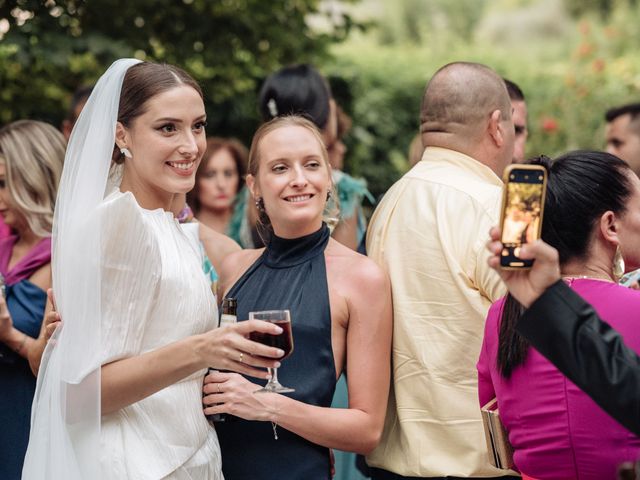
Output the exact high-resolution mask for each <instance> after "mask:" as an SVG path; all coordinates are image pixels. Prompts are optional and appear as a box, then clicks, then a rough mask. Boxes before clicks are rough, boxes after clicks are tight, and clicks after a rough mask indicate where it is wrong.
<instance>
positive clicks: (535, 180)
mask: <svg viewBox="0 0 640 480" xmlns="http://www.w3.org/2000/svg"><path fill="white" fill-rule="evenodd" d="M546 189H547V171H546V170H545V168H544V167H543V166H541V165H509V166H508V167H507V169H506V170H505V172H504V190H503V195H502V213H501V220H500V226H501V229H502V237H501V242H502V245H503V249H502V252H501V254H500V266H501V267H502V268H505V269H518V268H530V267H531V265H532V264H533V260H524V259H521V258H520V257H519V253H520V248H521V247H522V245H524V244H525V243H531V242H534V241H536V240H537V239H538V238H540V231H541V229H542V214H543V210H544V197H545V192H546Z"/></svg>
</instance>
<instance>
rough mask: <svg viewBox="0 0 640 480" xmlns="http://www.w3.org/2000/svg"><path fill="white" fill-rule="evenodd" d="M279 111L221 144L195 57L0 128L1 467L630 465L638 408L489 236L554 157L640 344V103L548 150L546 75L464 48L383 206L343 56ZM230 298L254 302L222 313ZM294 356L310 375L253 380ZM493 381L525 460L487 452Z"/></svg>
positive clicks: (460, 473)
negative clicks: (192, 67)
mask: <svg viewBox="0 0 640 480" xmlns="http://www.w3.org/2000/svg"><path fill="white" fill-rule="evenodd" d="M257 105H258V111H259V112H260V114H261V116H262V119H263V122H264V123H263V124H262V126H260V127H259V128H258V130H257V131H256V133H255V135H254V137H253V140H252V143H251V145H250V147H249V148H247V147H245V146H244V145H243V144H242V143H241V142H239V141H238V140H237V139H233V138H220V137H215V136H207V132H206V111H205V109H204V102H203V93H202V91H201V89H200V86H199V85H198V83H197V82H196V81H195V80H194V79H193V78H192V77H191V76H189V75H188V74H187V73H186V72H184V71H183V70H182V69H180V68H178V67H175V66H170V65H159V64H154V63H149V62H139V61H136V60H131V59H123V60H119V61H117V62H115V63H114V64H113V65H112V66H111V67H110V68H109V69H108V70H107V71H106V72H105V74H104V75H103V76H102V77H101V78H100V80H99V81H98V83H97V84H96V85H95V86H94V87H92V88H84V89H81V90H79V91H78V92H76V95H75V96H74V97H73V102H72V105H71V108H70V112H69V116H68V118H67V119H65V122H64V123H63V125H62V127H61V131H58V130H57V129H56V128H54V127H53V126H51V125H48V124H45V123H43V122H39V121H35V120H20V121H16V122H13V123H11V124H9V125H6V126H4V127H3V128H2V129H0V219H1V220H2V223H1V224H0V273H1V274H2V277H3V283H4V284H5V286H4V292H3V295H2V296H0V385H1V386H2V388H1V389H2V392H3V394H2V395H0V422H1V423H2V425H3V429H2V431H0V478H2V479H16V478H25V479H40V478H54V479H62V478H64V479H85V478H99V477H101V478H105V479H116V478H117V479H126V478H131V479H139V478H140V479H142V478H148V479H160V478H175V479H222V478H226V479H227V480H234V479H271V478H273V479H275V478H278V479H282V478H286V479H300V480H303V479H305V480H306V479H329V478H332V477H333V478H337V479H339V480H346V479H354V480H357V479H361V478H366V477H369V476H370V477H371V478H373V479H381V480H385V479H407V478H408V479H416V478H503V477H504V478H509V477H513V476H517V475H521V476H522V477H526V478H534V479H555V478H580V479H606V478H616V471H617V468H618V466H619V465H620V464H622V463H623V462H625V461H635V460H636V459H637V458H638V456H639V454H640V439H638V437H637V436H636V433H637V430H635V429H634V428H632V427H629V426H628V425H626V426H625V420H624V418H626V417H623V416H621V415H617V414H616V413H615V412H614V413H612V412H611V410H612V408H610V407H609V404H607V405H603V402H602V401H601V399H600V397H598V393H596V394H594V393H593V392H592V391H589V389H586V391H587V393H584V391H583V390H582V389H585V386H584V382H580V381H576V384H574V383H572V381H571V380H569V378H568V377H567V376H565V375H570V376H571V373H568V372H567V370H566V369H564V368H563V367H561V369H560V370H559V369H558V368H556V367H555V366H554V364H552V363H551V361H550V360H548V359H547V358H545V356H543V354H545V355H546V353H545V352H546V351H547V349H546V347H545V346H544V345H543V346H542V347H541V346H540V344H539V342H537V341H536V340H535V339H534V340H532V343H529V340H528V338H529V336H528V335H523V333H521V330H522V328H521V321H523V319H524V318H525V317H528V319H529V323H530V324H532V325H535V322H536V321H537V317H536V316H535V310H534V309H531V310H530V311H526V308H527V307H529V306H530V304H531V303H532V301H530V299H529V297H526V298H527V299H526V300H523V299H524V298H525V296H522V295H521V294H520V293H519V292H518V293H514V294H513V295H512V294H507V290H506V287H505V283H504V282H503V280H505V281H507V284H508V285H509V287H510V288H511V285H510V284H509V282H510V281H512V280H513V278H512V277H508V276H505V274H504V273H502V272H496V271H495V270H494V268H493V267H495V258H494V256H493V255H492V251H489V250H487V248H486V243H487V240H488V238H489V237H488V233H487V232H489V230H490V229H491V227H493V226H495V225H497V224H498V222H499V218H500V204H501V198H502V194H503V193H502V190H503V182H502V175H503V171H504V170H505V168H506V167H507V166H508V165H509V164H511V163H524V162H528V163H532V164H537V165H542V166H543V167H544V168H545V169H546V170H547V172H548V178H549V180H548V187H547V194H546V200H545V213H544V217H543V222H542V238H543V240H544V241H545V242H546V243H548V244H549V245H550V246H551V247H554V248H555V249H557V251H558V254H559V267H558V268H559V271H560V272H561V275H562V278H563V279H562V281H561V283H562V284H563V286H564V288H567V289H570V291H571V292H572V293H571V294H566V292H565V296H566V297H567V298H569V299H572V298H573V297H571V295H573V292H575V293H577V294H578V295H580V296H581V297H582V298H583V299H584V300H586V301H588V302H589V303H590V304H591V306H592V308H593V311H595V312H597V314H598V315H599V316H600V317H601V318H602V319H604V320H605V321H607V322H608V324H609V325H610V326H611V327H613V328H614V329H615V330H616V331H617V332H619V334H620V335H621V336H622V338H623V339H624V342H626V344H627V345H628V347H630V348H631V349H632V350H633V351H636V352H640V337H638V335H637V333H636V329H635V328H634V320H635V318H636V317H637V316H638V315H637V312H638V311H640V308H639V307H640V292H638V291H636V289H634V288H629V286H631V287H634V286H635V287H638V285H637V278H638V275H637V273H634V272H637V271H638V269H640V179H639V178H638V175H639V174H640V127H639V125H640V106H639V105H627V106H624V107H620V108H615V109H612V110H610V111H609V112H607V113H606V115H605V119H606V121H607V128H606V144H607V151H608V152H609V153H605V152H599V151H575V152H569V153H567V154H565V155H562V156H560V157H558V158H556V159H555V160H551V159H549V158H547V157H537V158H534V159H531V160H526V157H525V149H526V140H527V135H528V127H527V105H526V100H525V96H524V94H523V92H522V91H521V89H520V88H519V87H518V86H517V85H516V84H515V83H513V82H511V81H509V80H506V79H503V78H501V77H500V76H499V75H498V74H497V73H496V72H494V71H493V70H492V69H491V68H489V67H487V66H484V65H480V64H476V63H468V62H455V63H451V64H448V65H445V66H443V67H442V68H441V69H439V70H438V71H437V72H435V73H434V74H433V76H432V77H431V79H430V80H429V82H428V84H427V85H426V88H425V91H424V96H423V98H422V104H421V109H420V132H419V134H418V135H417V136H416V138H415V139H414V141H413V142H412V145H411V149H410V152H411V153H410V157H411V158H410V163H411V165H412V168H411V169H410V170H409V171H408V172H407V173H406V174H405V175H404V176H403V177H402V178H401V179H400V180H399V181H398V182H396V183H395V184H394V185H393V186H392V187H391V188H390V189H389V190H388V191H387V192H386V193H385V195H384V196H383V198H382V199H381V200H380V202H379V203H378V204H377V205H376V206H375V207H376V208H375V212H374V213H373V216H372V217H371V219H370V221H369V224H368V225H367V219H366V217H365V214H364V208H363V204H364V203H365V202H371V203H373V198H372V197H371V195H370V193H369V192H368V191H367V188H366V183H365V181H364V180H362V179H356V178H353V177H351V176H350V175H348V174H347V173H346V172H344V171H343V167H344V157H345V154H346V148H345V144H344V143H343V139H344V137H345V135H348V132H349V130H350V128H351V122H352V121H351V119H350V118H349V117H348V115H347V114H346V113H345V112H344V111H343V110H342V108H341V107H340V105H338V104H337V102H336V100H335V99H334V98H333V95H332V93H331V89H330V87H329V84H328V82H327V81H326V79H325V78H324V77H323V76H322V74H321V73H319V72H318V71H317V70H316V69H315V68H313V67H311V66H309V65H294V66H289V67H285V68H282V69H280V70H278V71H277V72H274V73H273V74H272V75H270V76H269V77H268V78H267V79H266V80H265V82H264V84H263V85H262V88H261V90H260V92H259V95H258V99H257ZM72 132H73V134H72ZM212 133H215V132H212ZM67 142H68V143H67ZM492 238H493V239H494V240H496V239H497V238H498V237H496V236H495V234H494V235H493V237H492ZM527 240H529V238H527ZM625 274H627V275H626V276H624V277H623V275H625ZM554 278H555V277H554ZM547 286H548V285H546V284H545V285H544V287H545V288H546V287H547ZM52 287H54V288H53V291H51V288H52ZM556 290H557V289H556ZM554 291H555V290H554ZM223 298H234V299H236V301H237V305H238V309H237V317H238V320H239V321H238V322H237V323H235V324H231V325H226V326H223V327H218V317H219V314H218V306H219V305H220V303H221V301H222V299H223ZM520 300H521V301H522V303H520ZM560 301H562V300H560ZM538 308H540V307H538ZM280 309H287V310H289V311H290V314H291V319H292V320H291V325H292V331H293V339H294V345H295V347H294V350H293V353H292V354H291V355H290V356H288V357H287V358H286V359H282V357H283V355H284V352H283V351H282V350H280V349H279V348H276V347H273V346H267V345H264V344H262V343H259V342H256V341H253V340H251V339H250V337H251V338H254V339H255V338H256V337H253V336H251V334H252V333H254V334H255V333H257V334H262V335H279V334H280V333H281V332H282V328H281V327H280V326H277V325H276V324H272V323H268V322H263V321H258V320H247V319H248V318H249V316H250V315H249V313H250V312H255V311H261V310H280ZM532 312H533V313H532ZM541 321H542V320H541ZM547 341H548V340H547ZM538 348H539V349H540V350H538ZM540 352H542V354H541V353H540ZM546 356H552V355H546ZM551 360H553V358H551ZM274 368H277V372H278V376H279V377H280V380H281V381H282V383H283V384H285V385H287V386H289V387H292V388H294V390H295V391H294V392H291V393H286V394H284V393H275V392H271V393H261V394H256V393H255V392H256V391H257V390H258V389H259V388H260V387H261V385H264V383H265V382H266V380H267V379H269V378H270V377H271V375H272V372H273V371H274V370H273V369H274ZM571 378H574V377H573V376H571ZM36 379H37V380H36ZM587 383H588V382H587ZM592 397H594V398H595V400H594V399H592ZM494 398H496V399H497V403H498V406H499V411H500V415H501V418H502V420H503V424H504V426H505V428H506V430H507V433H508V438H509V441H510V443H511V445H512V447H513V450H514V455H513V460H514V464H513V466H512V469H508V470H507V469H499V468H496V467H495V466H493V465H492V464H491V462H490V460H489V456H488V451H487V445H486V443H485V434H484V430H483V424H482V420H481V415H480V407H482V406H483V405H485V404H487V403H488V402H490V401H491V400H493V399H494ZM603 408H605V409H604V410H603ZM613 409H614V410H615V408H613ZM219 413H224V414H229V415H232V416H233V420H231V419H230V420H229V421H225V422H219V423H215V424H213V423H211V424H210V423H208V422H207V418H206V416H205V415H214V414H219ZM610 415H613V416H610ZM621 422H622V424H621ZM349 452H350V453H349ZM356 454H359V455H361V456H360V457H359V458H358V459H356ZM362 456H366V462H365V461H364V460H363V457H362Z"/></svg>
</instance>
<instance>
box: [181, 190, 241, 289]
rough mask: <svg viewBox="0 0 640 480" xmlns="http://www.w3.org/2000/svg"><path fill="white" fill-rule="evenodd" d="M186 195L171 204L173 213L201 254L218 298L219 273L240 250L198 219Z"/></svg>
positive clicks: (205, 270)
mask: <svg viewBox="0 0 640 480" xmlns="http://www.w3.org/2000/svg"><path fill="white" fill-rule="evenodd" d="M185 199H186V195H184V194H177V195H176V196H175V199H174V200H173V202H172V204H171V211H172V212H173V215H174V217H176V219H177V220H178V222H179V223H180V226H181V227H182V230H183V231H184V232H185V233H186V234H187V236H188V237H189V238H190V239H191V240H192V241H193V242H194V244H195V245H196V246H197V248H198V250H199V251H200V254H201V261H202V270H203V273H204V275H205V277H206V278H207V279H208V280H209V283H211V290H212V291H213V293H214V295H216V300H217V298H218V280H219V278H220V277H219V275H218V272H219V271H220V269H221V268H222V262H223V261H224V259H225V258H226V257H227V255H229V254H231V253H233V252H237V251H238V250H240V246H239V245H238V244H237V243H236V242H234V241H233V239H231V238H229V237H227V236H226V235H224V234H222V233H220V232H217V231H215V230H214V229H213V228H210V227H208V226H207V225H205V224H204V223H202V222H200V221H199V219H197V218H196V217H195V216H194V215H193V212H192V210H191V208H190V207H189V205H188V204H187V203H185Z"/></svg>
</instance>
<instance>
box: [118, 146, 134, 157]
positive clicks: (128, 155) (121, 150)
mask: <svg viewBox="0 0 640 480" xmlns="http://www.w3.org/2000/svg"><path fill="white" fill-rule="evenodd" d="M120 153H121V154H122V155H124V156H125V157H126V158H133V155H131V152H130V151H129V149H128V148H127V147H122V148H121V149H120Z"/></svg>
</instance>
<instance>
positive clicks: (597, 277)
mask: <svg viewBox="0 0 640 480" xmlns="http://www.w3.org/2000/svg"><path fill="white" fill-rule="evenodd" d="M562 279H563V280H584V279H587V280H599V281H601V282H609V283H616V282H615V281H614V280H613V279H612V278H611V277H606V276H604V275H562Z"/></svg>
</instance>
